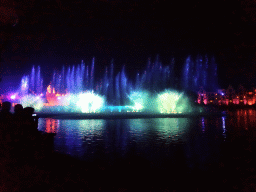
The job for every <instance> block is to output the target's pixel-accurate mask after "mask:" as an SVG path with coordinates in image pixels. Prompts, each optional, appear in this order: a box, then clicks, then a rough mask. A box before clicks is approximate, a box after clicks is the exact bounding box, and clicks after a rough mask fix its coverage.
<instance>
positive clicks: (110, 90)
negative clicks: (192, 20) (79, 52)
mask: <svg viewBox="0 0 256 192" xmlns="http://www.w3.org/2000/svg"><path fill="white" fill-rule="evenodd" d="M94 65H95V61H94V58H93V60H92V63H91V65H90V66H89V65H85V63H84V62H83V61H82V63H81V64H80V65H77V66H72V67H67V68H65V67H62V70H61V71H59V72H58V71H54V72H53V76H52V80H51V82H50V84H49V85H48V86H47V90H46V94H44V92H43V79H42V77H41V72H40V67H37V68H36V69H35V67H33V68H32V71H31V74H30V75H28V76H23V77H22V79H21V86H20V90H19V98H20V103H21V104H23V105H24V106H33V107H34V108H35V109H36V110H37V111H42V112H54V113H55V112H69V113H70V112H78V113H100V112H153V113H167V114H168V113H184V112H192V107H191V101H189V98H188V97H187V96H186V94H185V92H186V91H191V90H194V91H198V90H199V88H200V87H204V88H205V89H208V88H209V89H212V88H213V87H215V86H216V85H217V84H216V82H214V81H212V82H213V85H211V86H208V84H209V83H208V82H209V77H211V78H215V77H216V64H215V62H214V60H212V61H211V62H210V63H209V62H208V58H207V57H205V58H204V59H202V57H199V56H198V57H197V58H196V60H195V61H193V60H192V59H191V57H188V58H187V59H186V62H185V65H184V69H183V70H182V71H183V75H182V77H181V80H180V81H179V82H182V83H180V84H177V80H176V79H177V74H175V70H174V60H172V61H171V64H170V66H163V65H162V64H161V62H159V61H158V58H157V59H156V61H155V62H154V63H151V61H150V60H148V64H147V69H146V70H145V71H144V72H142V73H137V74H136V77H135V80H134V81H132V80H130V79H128V78H127V76H126V73H125V67H123V68H122V70H121V72H117V73H116V74H115V75H114V64H113V62H112V63H111V65H110V67H109V68H108V67H107V68H106V69H105V72H104V74H103V75H102V79H101V80H100V81H99V82H97V81H96V79H95V77H94ZM212 69H214V70H213V71H214V73H213V74H212V75H210V73H209V71H212ZM176 88H179V89H180V90H181V91H176V90H175V89H176Z"/></svg>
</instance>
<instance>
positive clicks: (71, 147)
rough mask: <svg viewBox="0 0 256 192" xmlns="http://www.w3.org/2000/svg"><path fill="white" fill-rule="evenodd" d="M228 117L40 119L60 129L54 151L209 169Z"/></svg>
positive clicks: (45, 125) (90, 158)
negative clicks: (139, 158)
mask: <svg viewBox="0 0 256 192" xmlns="http://www.w3.org/2000/svg"><path fill="white" fill-rule="evenodd" d="M240 113H241V112H240ZM253 113H254V112H253V111H252V112H251V114H252V115H253ZM243 114H244V113H243ZM249 114H250V112H249ZM227 122H228V121H227V119H226V117H198V118H155V119H116V120H102V119H97V120H53V119H48V118H46V119H40V120H39V129H41V130H43V131H47V132H53V131H55V132H56V133H57V135H56V137H55V143H54V145H55V150H56V151H58V152H61V153H65V154H70V155H72V156H74V157H77V158H80V159H83V160H86V161H95V160H101V161H104V162H114V161H115V160H116V159H118V158H129V157H133V156H140V157H143V158H144V159H146V160H148V161H150V162H151V164H152V165H154V166H159V167H166V166H171V165H172V166H180V167H182V166H187V167H191V168H195V167H197V168H200V169H205V168H206V167H207V165H208V164H209V162H216V161H218V158H219V148H220V143H221V142H222V141H223V139H224V140H225V139H226V137H227V135H226V133H227V129H228V128H227V127H228V126H229V124H228V123H227ZM247 123H248V122H247Z"/></svg>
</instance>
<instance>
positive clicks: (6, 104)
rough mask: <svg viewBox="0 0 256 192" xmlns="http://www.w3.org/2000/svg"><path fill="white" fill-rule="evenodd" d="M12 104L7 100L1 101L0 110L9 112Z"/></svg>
mask: <svg viewBox="0 0 256 192" xmlns="http://www.w3.org/2000/svg"><path fill="white" fill-rule="evenodd" d="M11 106H12V104H11V103H10V102H9V101H5V102H3V103H2V111H3V112H10V110H11Z"/></svg>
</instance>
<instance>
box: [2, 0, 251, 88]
mask: <svg viewBox="0 0 256 192" xmlns="http://www.w3.org/2000/svg"><path fill="white" fill-rule="evenodd" d="M0 3H1V4H0V27H1V28H0V29H1V31H0V34H1V36H0V41H1V50H0V51H1V76H2V81H1V82H0V84H2V86H3V85H4V86H8V85H7V84H6V82H8V81H10V79H12V80H15V79H16V80H17V82H20V77H21V75H22V74H23V73H29V71H30V70H31V67H32V65H40V66H41V67H42V70H43V71H44V75H47V76H48V77H50V76H51V72H52V71H53V69H54V68H56V69H60V68H61V66H62V65H73V64H76V63H80V62H81V60H84V61H85V63H88V64H89V63H90V62H91V60H92V58H93V57H95V70H96V72H97V73H101V72H102V71H104V68H105V66H109V65H110V63H111V60H112V59H114V65H115V68H116V70H118V71H119V70H120V68H121V67H122V66H123V65H125V67H126V71H127V73H129V74H130V73H135V72H136V71H138V70H139V71H141V70H142V69H145V67H146V64H147V59H148V58H149V57H150V58H151V59H152V61H154V59H155V58H156V56H157V55H159V58H160V61H162V63H163V64H164V65H167V64H169V63H170V61H171V59H172V58H173V57H174V58H175V60H176V65H177V66H182V65H183V64H184V61H185V58H186V57H187V56H188V55H192V56H194V57H195V56H196V55H197V54H201V55H205V54H207V55H208V56H209V57H212V56H214V57H215V59H216V62H217V64H218V74H219V85H220V88H227V86H228V85H229V84H231V85H233V87H235V88H236V87H237V86H238V85H239V84H242V85H244V86H245V87H247V88H251V87H252V86H256V78H255V71H256V55H255V53H256V47H255V45H256V23H255V22H256V1H253V0H246V1H245V0H244V1H238V0H233V1H225V0H223V1H190V2H188V1H156V0H155V1H152V0H129V1H128V0H127V1H125V0H113V1H112V0H109V1H108V0H86V1H85V0H84V1H82V0H73V1H62V0H48V1H47V0H37V1H34V0H27V1H24V2H22V1H18V0H17V1H11V0H8V1H7V0H0ZM15 77H16V78H15ZM9 85H10V84H9Z"/></svg>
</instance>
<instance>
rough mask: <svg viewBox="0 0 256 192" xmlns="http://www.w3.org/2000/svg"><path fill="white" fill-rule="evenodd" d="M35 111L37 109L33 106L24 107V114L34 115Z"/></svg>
mask: <svg viewBox="0 0 256 192" xmlns="http://www.w3.org/2000/svg"><path fill="white" fill-rule="evenodd" d="M34 111H35V109H34V108H33V107H25V108H24V114H25V115H27V116H32V114H33V113H34Z"/></svg>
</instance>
